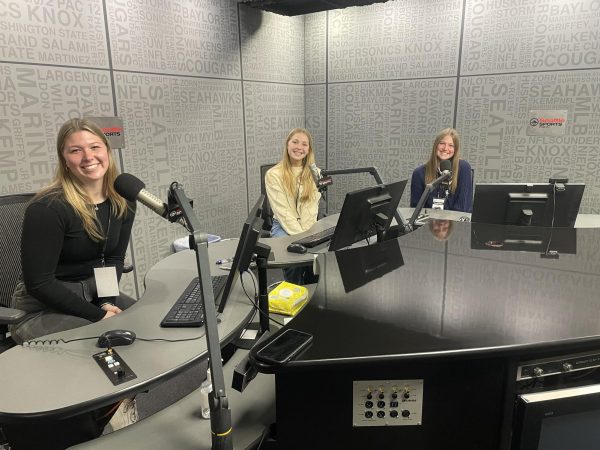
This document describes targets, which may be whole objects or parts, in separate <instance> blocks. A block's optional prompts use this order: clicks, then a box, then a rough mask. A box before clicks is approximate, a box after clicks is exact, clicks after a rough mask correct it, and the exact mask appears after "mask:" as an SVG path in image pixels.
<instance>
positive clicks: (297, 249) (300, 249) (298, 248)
mask: <svg viewBox="0 0 600 450" xmlns="http://www.w3.org/2000/svg"><path fill="white" fill-rule="evenodd" d="M287 251H288V252H290V253H300V254H301V255H304V254H305V253H306V247H305V246H304V245H302V244H290V245H288V246H287Z"/></svg>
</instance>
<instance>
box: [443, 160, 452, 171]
mask: <svg viewBox="0 0 600 450" xmlns="http://www.w3.org/2000/svg"><path fill="white" fill-rule="evenodd" d="M440 171H441V172H442V175H452V163H451V162H450V160H449V159H444V160H443V161H442V162H441V163H440Z"/></svg>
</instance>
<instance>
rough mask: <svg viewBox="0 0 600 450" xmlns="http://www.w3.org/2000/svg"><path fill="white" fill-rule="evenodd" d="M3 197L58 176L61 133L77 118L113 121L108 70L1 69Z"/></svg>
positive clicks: (11, 66)
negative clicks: (59, 137) (57, 137)
mask: <svg viewBox="0 0 600 450" xmlns="http://www.w3.org/2000/svg"><path fill="white" fill-rule="evenodd" d="M0 87H1V89H0V194H8V193H16V192H32V191H34V190H38V189H39V188H40V187H42V186H44V185H46V184H47V183H48V182H49V181H50V180H51V179H52V177H53V176H54V173H55V168H56V163H57V157H56V133H57V131H58V129H59V128H60V126H61V125H62V124H63V123H64V122H65V121H66V120H68V119H69V118H71V117H79V116H112V115H114V110H113V106H112V105H113V97H112V91H111V88H110V76H109V74H108V72H107V71H101V70H89V69H69V68H62V67H44V66H34V65H26V64H0Z"/></svg>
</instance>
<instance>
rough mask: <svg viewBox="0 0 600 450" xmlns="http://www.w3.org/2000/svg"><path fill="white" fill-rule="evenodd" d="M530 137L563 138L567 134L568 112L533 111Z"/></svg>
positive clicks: (528, 128) (528, 129)
mask: <svg viewBox="0 0 600 450" xmlns="http://www.w3.org/2000/svg"><path fill="white" fill-rule="evenodd" d="M529 117H530V119H529V126H528V127H527V135H528V136H561V135H563V134H565V125H566V123H567V110H552V111H550V110H548V111H531V112H530V114H529Z"/></svg>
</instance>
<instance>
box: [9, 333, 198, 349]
mask: <svg viewBox="0 0 600 450" xmlns="http://www.w3.org/2000/svg"><path fill="white" fill-rule="evenodd" d="M204 336H206V333H204V334H201V335H199V336H195V337H191V338H185V339H165V338H141V337H136V338H135V340H136V341H144V342H186V341H195V340H196V339H200V338H203V337H204ZM100 337H101V336H90V337H84V338H77V339H67V340H65V339H62V338H61V339H31V340H29V341H25V342H23V343H22V344H21V346H22V347H33V346H37V345H58V344H60V343H63V344H68V343H70V342H76V341H86V340H90V339H99V338H100Z"/></svg>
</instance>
